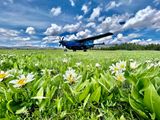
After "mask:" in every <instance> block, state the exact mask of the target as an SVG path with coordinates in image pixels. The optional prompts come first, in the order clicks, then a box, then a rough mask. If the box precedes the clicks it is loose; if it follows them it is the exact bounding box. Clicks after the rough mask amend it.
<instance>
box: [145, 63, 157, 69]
mask: <svg viewBox="0 0 160 120" xmlns="http://www.w3.org/2000/svg"><path fill="white" fill-rule="evenodd" d="M152 67H155V64H154V63H151V64H149V65H148V66H147V69H150V68H152Z"/></svg>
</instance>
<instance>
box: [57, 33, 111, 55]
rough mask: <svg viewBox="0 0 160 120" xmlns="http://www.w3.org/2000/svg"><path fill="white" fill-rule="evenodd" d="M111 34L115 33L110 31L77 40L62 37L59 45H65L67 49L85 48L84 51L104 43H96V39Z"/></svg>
mask: <svg viewBox="0 0 160 120" xmlns="http://www.w3.org/2000/svg"><path fill="white" fill-rule="evenodd" d="M111 35H113V33H111V32H108V33H105V34H100V35H97V36H93V37H88V38H83V39H77V40H70V41H67V40H64V37H63V38H61V39H60V41H59V45H60V46H63V47H64V46H65V47H66V48H67V49H71V50H73V51H76V50H83V51H84V52H86V51H87V49H90V48H92V47H94V46H95V45H104V43H97V44H94V40H97V39H100V38H103V37H107V36H111ZM67 49H65V51H67Z"/></svg>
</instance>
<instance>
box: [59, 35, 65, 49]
mask: <svg viewBox="0 0 160 120" xmlns="http://www.w3.org/2000/svg"><path fill="white" fill-rule="evenodd" d="M63 40H64V37H59V46H62V47H63V44H62V43H63Z"/></svg>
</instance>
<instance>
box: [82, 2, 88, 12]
mask: <svg viewBox="0 0 160 120" xmlns="http://www.w3.org/2000/svg"><path fill="white" fill-rule="evenodd" d="M81 10H82V11H83V12H84V14H86V13H87V12H88V7H87V5H85V4H84V5H83V6H82V9H81Z"/></svg>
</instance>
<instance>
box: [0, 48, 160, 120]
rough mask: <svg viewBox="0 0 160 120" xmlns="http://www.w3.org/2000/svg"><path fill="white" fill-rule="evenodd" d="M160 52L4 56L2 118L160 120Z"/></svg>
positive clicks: (1, 63) (51, 52)
mask: <svg viewBox="0 0 160 120" xmlns="http://www.w3.org/2000/svg"><path fill="white" fill-rule="evenodd" d="M159 104H160V52H158V51H88V52H82V51H78V52H71V51H69V52H63V51H62V50H0V118H3V119H13V120H14V119H27V120H30V119H46V120H48V119H56V120H59V119H66V120H72V119H73V120H77V119H79V120H88V119H91V120H145V119H148V120H150V119H152V120H159V119H160V110H159V107H158V105H159Z"/></svg>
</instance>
